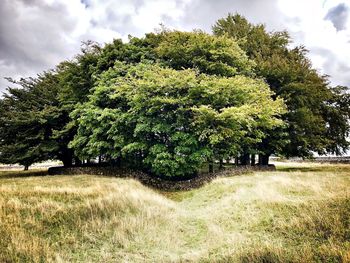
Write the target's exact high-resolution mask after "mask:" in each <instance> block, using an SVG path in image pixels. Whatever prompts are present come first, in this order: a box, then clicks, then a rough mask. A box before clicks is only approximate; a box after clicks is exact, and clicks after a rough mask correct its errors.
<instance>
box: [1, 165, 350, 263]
mask: <svg viewBox="0 0 350 263" xmlns="http://www.w3.org/2000/svg"><path fill="white" fill-rule="evenodd" d="M279 168H280V169H279V171H277V172H259V173H255V174H250V175H243V176H236V177H230V178H220V179H216V180H215V181H213V182H212V183H210V184H207V185H205V186H204V187H202V188H200V189H195V190H192V191H187V192H161V191H155V190H151V189H149V188H147V187H145V186H143V185H141V184H140V183H139V182H136V181H134V180H130V179H120V178H112V177H99V176H88V175H86V176H42V175H43V174H44V173H43V172H42V171H39V172H38V175H41V176H35V175H36V173H35V172H31V173H29V174H28V173H22V172H21V173H19V172H1V174H0V262H145V261H146V262H317V261H318V262H350V194H349V193H350V190H349V189H350V188H349V186H350V166H347V165H325V164H323V165H320V164H312V165H307V164H306V165H305V164H303V165H300V164H298V165H293V164H284V165H281V166H280V167H279Z"/></svg>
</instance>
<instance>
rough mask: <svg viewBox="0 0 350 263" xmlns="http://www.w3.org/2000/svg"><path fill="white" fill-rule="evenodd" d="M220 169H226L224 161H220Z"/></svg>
mask: <svg viewBox="0 0 350 263" xmlns="http://www.w3.org/2000/svg"><path fill="white" fill-rule="evenodd" d="M219 168H220V169H222V168H224V160H223V159H220V161H219Z"/></svg>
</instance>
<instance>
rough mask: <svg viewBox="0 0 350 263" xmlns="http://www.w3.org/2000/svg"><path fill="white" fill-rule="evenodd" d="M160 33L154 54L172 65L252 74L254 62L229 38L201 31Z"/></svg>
mask: <svg viewBox="0 0 350 263" xmlns="http://www.w3.org/2000/svg"><path fill="white" fill-rule="evenodd" d="M160 36H161V41H160V44H159V46H158V47H157V48H156V51H157V54H158V56H159V57H160V59H161V60H163V61H164V63H165V64H166V65H167V66H169V67H171V68H174V69H177V70H179V69H187V68H197V69H198V70H199V71H200V72H202V73H206V74H210V75H212V74H215V75H221V76H234V75H237V74H247V75H250V74H251V73H252V67H253V66H254V63H253V62H252V61H250V60H249V59H248V57H247V56H246V54H245V53H244V51H243V50H242V49H241V48H240V47H239V46H238V44H237V43H236V42H235V41H233V40H231V39H230V38H228V37H225V36H219V37H214V36H211V35H208V34H206V33H204V32H201V31H197V32H180V31H164V32H162V33H161V35H160Z"/></svg>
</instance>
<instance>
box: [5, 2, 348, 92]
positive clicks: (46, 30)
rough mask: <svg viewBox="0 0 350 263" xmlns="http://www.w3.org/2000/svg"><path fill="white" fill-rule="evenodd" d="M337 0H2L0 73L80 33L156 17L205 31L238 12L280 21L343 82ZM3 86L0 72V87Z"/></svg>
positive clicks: (26, 66)
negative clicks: (217, 21) (218, 20)
mask: <svg viewBox="0 0 350 263" xmlns="http://www.w3.org/2000/svg"><path fill="white" fill-rule="evenodd" d="M341 4H343V5H344V6H349V4H348V2H347V1H346V2H345V0H344V1H342V0H325V1H321V0H307V1H305V0H265V1H261V0H249V1H247V0H216V1H212V0H147V1H146V0H129V1H122V0H104V1H102V0H81V1H80V0H70V1H66V0H2V1H1V2H0V20H1V21H0V78H3V77H5V76H10V77H15V78H17V77H19V76H28V75H35V74H36V73H39V72H41V71H43V70H45V69H49V68H52V67H54V66H55V65H56V64H57V63H58V62H60V61H62V60H64V59H68V58H71V57H72V56H73V55H74V54H76V53H77V52H78V51H79V48H80V43H81V41H83V40H88V39H91V40H94V41H98V42H100V43H104V42H109V41H111V40H112V39H113V38H123V39H124V40H126V39H127V36H128V35H129V34H131V35H134V36H142V35H143V34H144V33H146V32H150V31H153V30H154V29H155V28H158V27H159V24H160V23H164V24H165V25H166V26H167V27H170V28H177V29H180V30H191V29H194V28H201V29H204V30H206V31H208V32H210V30H211V26H212V25H213V24H214V22H215V21H216V20H217V19H219V18H221V17H224V16H226V15H227V13H229V12H231V13H235V12H239V13H241V14H243V15H244V16H246V17H247V18H248V19H249V20H250V21H252V22H254V23H265V24H266V26H267V28H268V29H269V30H283V29H287V30H288V31H289V32H290V33H291V35H292V36H293V37H294V39H295V44H298V45H299V44H303V45H305V46H306V47H307V48H308V49H309V50H310V58H311V59H312V61H313V62H314V65H315V67H317V68H319V69H320V71H321V72H322V73H325V74H329V75H331V76H332V78H331V79H332V81H333V83H334V84H344V85H349V86H350V77H349V75H350V74H349V68H350V62H349V61H350V21H349V20H350V19H346V17H347V16H346V15H347V14H344V13H342V15H344V17H345V18H344V19H341V20H339V19H338V20H334V19H333V18H334V17H332V16H331V15H329V14H328V12H329V11H330V10H335V9H334V8H335V7H337V6H339V5H341ZM332 8H333V9H332ZM341 10H342V12H345V11H344V10H345V9H344V8H342V9H341ZM334 12H335V11H333V13H332V15H333V16H334V14H335V15H336V13H334ZM327 14H328V18H327V19H325V18H326V16H327ZM335 22H336V23H337V26H338V28H336V27H335ZM339 23H341V24H340V25H339ZM340 29H343V30H340ZM4 87H6V82H4V81H2V80H0V90H4Z"/></svg>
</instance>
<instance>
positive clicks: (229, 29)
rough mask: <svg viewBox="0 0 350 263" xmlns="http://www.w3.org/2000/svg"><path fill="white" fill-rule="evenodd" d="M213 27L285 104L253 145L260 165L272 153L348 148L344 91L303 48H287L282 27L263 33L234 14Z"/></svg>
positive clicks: (261, 28) (305, 153)
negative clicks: (276, 123) (278, 119)
mask: <svg viewBox="0 0 350 263" xmlns="http://www.w3.org/2000/svg"><path fill="white" fill-rule="evenodd" d="M213 32H214V34H215V35H217V36H223V35H225V36H230V37H231V38H233V39H234V40H235V41H237V43H238V44H239V46H240V47H241V48H242V49H243V50H244V51H245V52H246V53H247V55H248V57H249V58H250V59H252V60H253V61H254V62H255V63H256V68H255V72H256V74H257V76H260V77H262V78H264V79H265V80H266V81H267V83H268V84H269V86H270V88H271V89H272V90H273V91H274V93H275V95H274V96H273V97H275V96H276V95H277V96H280V97H282V98H283V99H284V101H285V103H286V105H287V108H288V112H287V113H286V114H285V115H283V119H284V120H285V122H286V124H287V126H286V127H285V128H281V127H279V128H277V129H276V128H274V129H272V130H266V131H265V133H267V135H268V136H267V137H266V138H265V139H263V141H262V142H261V143H260V144H259V145H258V148H259V151H260V153H261V156H260V157H261V158H260V161H261V162H262V163H263V164H266V163H268V156H269V155H270V154H273V153H279V154H282V155H285V156H300V157H309V156H311V155H312V152H318V153H319V154H325V153H337V154H340V153H342V152H344V151H345V150H346V149H347V148H348V146H349V142H348V141H347V136H348V133H349V116H350V115H349V112H350V110H349V104H348V105H345V103H344V102H345V101H348V96H349V95H348V94H346V93H345V92H344V89H343V90H340V89H339V88H336V89H333V88H331V87H330V86H329V83H328V80H327V76H321V75H319V74H318V72H317V71H316V70H314V69H313V68H312V64H311V62H310V60H309V59H308V58H307V50H306V49H305V48H304V47H302V46H299V47H295V48H292V49H291V48H289V44H290V42H291V40H290V37H289V35H288V33H287V32H285V31H282V32H271V33H269V32H267V31H266V29H265V27H264V25H261V24H259V25H253V24H251V23H249V22H248V21H247V20H246V19H245V18H244V17H243V16H241V15H238V14H236V15H231V14H229V15H228V16H227V17H226V18H223V19H219V20H218V21H217V22H216V24H215V25H214V26H213ZM340 105H341V106H340Z"/></svg>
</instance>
